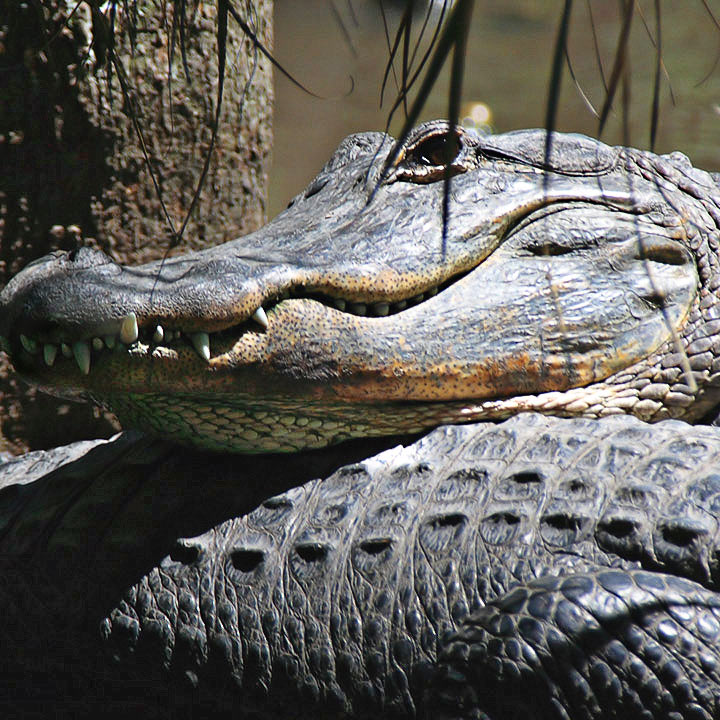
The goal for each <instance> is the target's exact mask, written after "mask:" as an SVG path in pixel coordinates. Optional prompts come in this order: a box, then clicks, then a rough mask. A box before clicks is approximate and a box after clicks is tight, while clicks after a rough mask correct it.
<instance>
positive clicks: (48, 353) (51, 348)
mask: <svg viewBox="0 0 720 720" xmlns="http://www.w3.org/2000/svg"><path fill="white" fill-rule="evenodd" d="M57 351H58V349H57V345H49V344H48V345H43V359H44V360H45V364H46V365H47V366H48V367H52V366H53V363H54V362H55V358H56V357H57Z"/></svg>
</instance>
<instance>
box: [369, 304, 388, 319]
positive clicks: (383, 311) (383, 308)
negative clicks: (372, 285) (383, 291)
mask: <svg viewBox="0 0 720 720" xmlns="http://www.w3.org/2000/svg"><path fill="white" fill-rule="evenodd" d="M372 311H373V313H375V315H378V316H379V317H383V316H385V315H387V314H388V313H389V312H390V305H389V303H386V302H379V303H375V304H374V305H373V306H372Z"/></svg>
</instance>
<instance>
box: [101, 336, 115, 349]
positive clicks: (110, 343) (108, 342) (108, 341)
mask: <svg viewBox="0 0 720 720" xmlns="http://www.w3.org/2000/svg"><path fill="white" fill-rule="evenodd" d="M103 340H104V341H105V344H106V345H107V346H108V348H110V350H112V349H113V348H114V347H115V336H114V335H105V337H104V338H103Z"/></svg>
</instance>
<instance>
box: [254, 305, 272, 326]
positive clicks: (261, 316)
mask: <svg viewBox="0 0 720 720" xmlns="http://www.w3.org/2000/svg"><path fill="white" fill-rule="evenodd" d="M252 319H253V320H254V321H255V322H256V323H257V324H258V325H262V327H264V328H265V329H266V330H267V326H268V319H267V315H266V314H265V311H264V310H263V309H262V305H261V306H260V307H259V308H258V309H257V310H256V311H255V312H254V313H253V316H252Z"/></svg>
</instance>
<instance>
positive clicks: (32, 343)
mask: <svg viewBox="0 0 720 720" xmlns="http://www.w3.org/2000/svg"><path fill="white" fill-rule="evenodd" d="M20 344H21V345H22V346H23V347H24V348H25V350H27V351H28V352H29V353H30V354H31V355H34V354H35V353H36V352H37V351H38V344H37V341H36V340H33V339H32V338H29V337H28V336H27V335H21V336H20Z"/></svg>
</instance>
